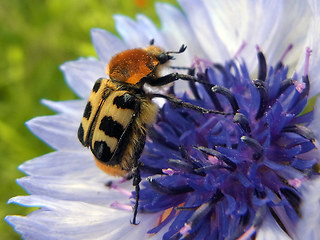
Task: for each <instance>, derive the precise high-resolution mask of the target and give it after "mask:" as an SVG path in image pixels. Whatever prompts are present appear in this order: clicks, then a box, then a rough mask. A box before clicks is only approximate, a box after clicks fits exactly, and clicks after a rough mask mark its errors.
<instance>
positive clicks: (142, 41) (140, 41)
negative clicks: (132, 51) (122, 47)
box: [114, 15, 157, 48]
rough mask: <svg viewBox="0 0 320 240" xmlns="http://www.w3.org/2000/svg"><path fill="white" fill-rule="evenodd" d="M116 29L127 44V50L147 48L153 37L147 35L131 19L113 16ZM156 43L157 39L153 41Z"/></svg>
mask: <svg viewBox="0 0 320 240" xmlns="http://www.w3.org/2000/svg"><path fill="white" fill-rule="evenodd" d="M114 20H115V24H116V29H117V31H118V33H119V34H120V35H121V37H122V38H123V40H124V41H125V42H126V43H127V45H128V46H129V48H141V47H145V46H148V45H149V43H150V40H151V39H153V38H154V39H155V37H154V36H150V35H148V34H147V31H146V30H145V29H143V28H142V27H141V26H139V25H138V23H137V22H135V21H134V20H132V19H131V18H128V17H125V16H122V15H115V16H114ZM155 42H157V39H155Z"/></svg>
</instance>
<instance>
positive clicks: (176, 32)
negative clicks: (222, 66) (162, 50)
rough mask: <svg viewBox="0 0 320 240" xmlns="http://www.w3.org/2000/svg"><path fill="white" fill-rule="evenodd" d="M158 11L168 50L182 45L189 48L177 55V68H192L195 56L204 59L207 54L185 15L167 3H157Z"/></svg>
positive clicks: (175, 63)
mask: <svg viewBox="0 0 320 240" xmlns="http://www.w3.org/2000/svg"><path fill="white" fill-rule="evenodd" d="M156 10H157V13H158V15H159V17H160V20H161V32H162V33H163V36H164V38H165V39H166V42H167V46H168V50H175V49H176V50H177V49H179V48H180V46H181V45H182V44H185V45H186V46H187V50H186V51H185V52H184V53H182V54H179V55H176V56H175V58H176V60H175V61H174V63H172V64H174V65H175V66H184V67H185V66H190V65H191V63H192V60H193V58H194V57H195V56H197V57H204V56H205V54H204V52H203V50H202V49H201V47H200V44H199V42H198V40H197V38H196V36H195V32H194V31H193V30H192V28H191V26H190V23H189V22H188V20H187V19H186V17H185V15H184V14H183V13H182V12H181V11H180V10H178V9H177V8H175V7H173V6H172V5H169V4H165V3H157V4H156Z"/></svg>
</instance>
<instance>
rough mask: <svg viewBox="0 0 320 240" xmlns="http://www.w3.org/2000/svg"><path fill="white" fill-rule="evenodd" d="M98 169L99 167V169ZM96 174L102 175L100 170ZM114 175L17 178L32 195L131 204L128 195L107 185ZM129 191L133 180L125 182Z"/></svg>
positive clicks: (99, 202) (102, 203) (104, 204)
mask: <svg viewBox="0 0 320 240" xmlns="http://www.w3.org/2000/svg"><path fill="white" fill-rule="evenodd" d="M97 171H98V169H97ZM96 174H98V175H100V174H99V173H98V172H96ZM110 180H115V179H114V178H112V177H109V176H107V175H106V174H104V176H101V175H100V179H97V176H94V175H93V177H92V179H78V178H68V177H61V176H48V177H47V176H28V177H23V178H20V179H18V180H17V182H18V184H19V185H20V186H21V187H23V188H24V189H25V190H26V191H27V192H28V193H29V194H30V195H41V196H48V197H52V198H55V199H61V200H69V201H77V202H78V201H79V202H86V203H92V204H98V205H103V206H109V205H110V204H111V203H112V202H114V201H120V202H123V203H127V204H129V203H130V202H129V199H128V196H126V195H124V194H122V193H120V192H119V191H117V190H113V189H109V188H108V187H106V186H105V184H106V183H108V182H109V181H110ZM124 185H125V186H122V187H126V188H127V189H128V191H129V189H130V186H131V188H132V190H134V188H133V186H132V181H128V182H127V183H125V184H124Z"/></svg>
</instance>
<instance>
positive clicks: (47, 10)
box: [0, 0, 177, 239]
mask: <svg viewBox="0 0 320 240" xmlns="http://www.w3.org/2000/svg"><path fill="white" fill-rule="evenodd" d="M154 2H155V0H133V1H128V0H83V1H76V0H68V1H66V0H30V1H24V0H10V1H2V3H1V7H0V24H1V25H0V57H1V61H0V71H1V74H0V76H1V79H0V109H1V111H0V142H1V144H0V153H1V158H0V171H1V172H0V181H1V184H0V218H1V219H3V218H4V217H5V216H6V215H13V214H19V215H25V214H27V213H28V212H30V209H27V208H23V207H20V206H16V205H13V204H10V205H6V202H7V200H8V199H9V198H11V197H13V196H16V195H25V194H26V193H25V192H24V191H23V189H22V188H21V187H19V186H18V185H17V184H16V183H15V179H16V178H19V177H22V176H23V173H21V172H19V171H18V170H17V166H18V165H20V164H21V163H23V162H24V161H26V160H28V159H31V158H34V157H37V156H40V155H42V154H45V153H48V152H50V151H52V149H50V148H49V147H47V146H46V145H45V144H44V143H42V142H41V141H40V140H39V139H37V138H36V137H35V136H33V135H32V134H31V133H30V132H29V131H28V130H27V129H26V127H25V125H24V122H25V121H27V120H28V119H30V118H33V117H36V116H39V115H48V114H53V112H52V111H50V110H48V109H46V108H45V107H44V106H42V105H41V104H40V103H39V100H40V99H42V98H47V99H51V100H69V99H74V98H76V97H75V95H74V94H73V93H72V92H71V90H70V89H69V88H68V86H67V85H66V84H65V82H64V79H63V76H62V74H61V72H60V71H59V69H58V67H59V65H60V64H61V63H63V62H65V61H69V60H74V59H77V58H78V57H80V56H95V55H96V54H95V52H94V49H93V46H92V45H91V41H90V36H89V31H90V29H91V28H93V27H101V28H104V29H107V30H109V31H111V32H113V33H116V32H115V28H114V21H113V18H112V15H113V14H124V15H127V16H129V17H132V18H134V17H135V15H136V14H137V13H144V14H145V15H147V16H148V17H150V18H151V19H152V20H153V21H155V22H156V24H158V26H159V20H158V18H157V16H156V13H155V10H154ZM165 2H169V3H173V4H175V5H177V4H176V3H175V1H174V0H166V1H165ZM19 238H20V237H19V235H18V234H16V233H15V232H14V231H13V229H12V228H11V227H9V226H8V225H7V224H6V223H5V222H4V221H3V220H2V221H1V223H0V239H19Z"/></svg>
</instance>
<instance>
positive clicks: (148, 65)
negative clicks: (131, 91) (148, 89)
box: [107, 48, 159, 84]
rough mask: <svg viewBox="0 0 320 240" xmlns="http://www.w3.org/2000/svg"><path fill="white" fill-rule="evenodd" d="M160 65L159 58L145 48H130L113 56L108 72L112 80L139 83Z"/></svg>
mask: <svg viewBox="0 0 320 240" xmlns="http://www.w3.org/2000/svg"><path fill="white" fill-rule="evenodd" d="M158 65H159V61H158V59H157V58H156V57H155V56H154V55H152V54H150V53H148V52H147V51H146V50H144V49H139V48H137V49H130V50H126V51H123V52H121V53H119V54H117V55H115V56H114V57H113V58H111V60H110V62H109V65H108V71H107V72H108V73H109V76H110V78H111V79H112V80H115V81H119V82H126V83H130V84H137V83H138V82H140V80H141V79H142V78H144V77H146V76H148V75H149V74H150V73H152V72H153V71H154V69H155V67H156V66H158Z"/></svg>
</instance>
